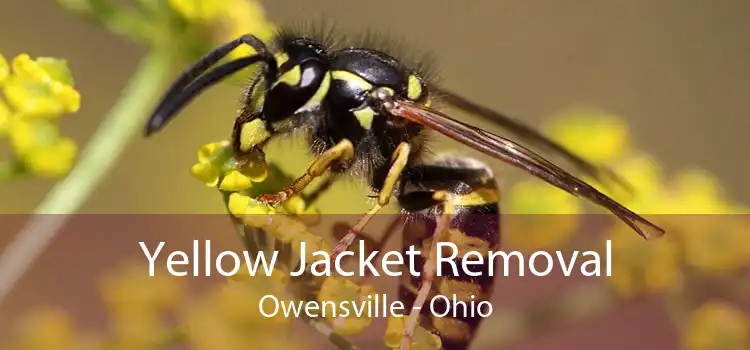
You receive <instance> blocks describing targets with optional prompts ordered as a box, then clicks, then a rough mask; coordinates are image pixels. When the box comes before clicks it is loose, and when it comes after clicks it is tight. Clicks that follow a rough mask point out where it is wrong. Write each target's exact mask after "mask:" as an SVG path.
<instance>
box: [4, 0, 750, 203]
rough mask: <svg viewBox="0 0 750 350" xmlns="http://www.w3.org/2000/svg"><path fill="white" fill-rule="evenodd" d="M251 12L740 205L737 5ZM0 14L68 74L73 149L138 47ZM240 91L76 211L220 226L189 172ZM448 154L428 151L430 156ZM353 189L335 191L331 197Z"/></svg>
mask: <svg viewBox="0 0 750 350" xmlns="http://www.w3.org/2000/svg"><path fill="white" fill-rule="evenodd" d="M263 5H264V6H265V8H266V11H267V14H268V16H269V17H270V20H271V21H273V22H274V23H277V24H283V23H288V22H292V21H297V20H304V19H305V18H309V17H310V16H321V15H322V16H326V17H329V18H331V19H333V20H334V21H335V22H336V23H337V24H338V25H339V26H340V27H341V29H343V30H344V32H349V31H356V30H362V29H363V28H372V29H376V30H378V31H381V32H384V33H387V34H389V35H392V36H395V37H404V38H406V39H407V41H408V42H413V43H418V45H417V46H415V47H417V48H416V49H417V50H422V51H430V52H433V53H434V54H435V55H436V56H437V59H438V63H439V67H440V76H441V78H442V79H441V81H442V82H443V83H444V84H445V85H446V86H448V87H450V88H452V89H454V90H456V91H458V92H460V93H461V94H464V95H467V96H470V97H472V98H473V99H475V100H477V101H479V102H481V103H484V104H487V105H488V106H490V107H493V108H495V109H498V110H501V111H504V112H506V113H508V114H511V115H514V116H518V117H519V118H523V119H525V120H527V121H529V122H530V123H538V122H539V121H541V120H543V119H544V118H545V117H549V116H551V115H554V114H555V113H558V112H560V111H562V110H564V109H566V108H569V107H575V106H581V105H583V106H595V107H597V108H600V109H603V110H605V111H607V112H610V113H613V114H615V115H618V116H621V117H622V118H624V119H626V120H627V121H628V122H629V123H630V126H631V128H632V133H633V134H634V137H635V139H636V140H635V144H636V145H637V146H638V147H639V148H640V149H642V150H645V151H647V152H649V153H651V154H653V155H654V156H656V157H657V158H658V159H659V160H660V162H661V163H662V164H663V165H664V166H665V167H666V168H667V169H677V168H692V167H700V168H703V169H706V170H708V171H710V172H713V173H714V174H715V175H716V176H717V177H718V178H719V179H720V181H721V182H722V184H723V185H724V186H725V187H726V188H727V190H728V191H727V192H728V193H729V195H730V196H731V197H732V199H734V200H735V201H738V202H745V203H747V202H750V186H749V185H747V184H746V182H747V181H746V179H747V174H748V168H750V162H748V161H747V152H748V151H750V146H749V145H748V142H747V130H750V120H748V118H746V115H747V111H748V110H750V99H748V98H747V97H748V92H750V67H748V65H747V58H748V57H750V41H748V40H747V33H750V22H747V21H746V19H747V18H748V15H749V14H750V2H747V1H744V0H723V1H721V2H715V1H707V0H703V1H700V0H686V1H678V0H662V1H658V2H654V1H647V0H629V1H606V2H605V1H595V0H577V1H558V0H538V1H533V2H531V1H523V0H506V1H494V2H491V1H486V2H479V1H475V2H459V1H427V0H412V1H395V0H383V1H377V2H365V1H344V0H316V1H291V0H279V1H266V2H264V3H263ZM0 13H2V15H0V18H2V20H1V21H0V30H2V32H3V33H4V35H2V36H0V50H1V51H2V52H3V54H4V55H5V56H6V57H7V58H8V59H11V58H12V57H13V56H15V55H16V54H18V53H21V52H28V53H29V54H30V55H32V56H34V57H35V56H54V57H62V58H65V59H67V60H68V62H69V65H70V67H71V70H72V72H73V75H74V77H75V79H76V88H77V89H78V90H79V91H80V92H81V95H82V107H81V110H80V112H79V113H77V114H75V115H72V116H66V117H64V118H63V120H62V123H63V124H62V125H63V126H62V128H63V132H64V133H65V134H67V135H70V136H72V137H74V138H75V139H76V140H78V141H79V143H80V146H81V147H83V146H84V145H85V142H86V140H87V139H88V137H89V135H90V134H91V133H92V132H93V131H94V130H95V128H96V127H97V125H98V123H99V122H100V120H101V118H102V117H103V116H104V114H105V113H106V111H107V110H108V109H109V107H111V105H112V104H113V103H114V101H115V100H116V98H117V96H118V94H119V92H120V89H122V87H123V86H124V85H125V83H126V80H127V78H128V77H130V75H131V74H132V73H133V71H134V69H135V65H136V63H137V62H138V59H139V58H140V57H141V56H142V55H143V54H144V49H143V48H142V47H141V46H139V45H137V44H134V43H132V42H129V41H127V40H126V39H123V38H122V37H118V36H116V35H114V34H112V33H110V32H108V31H107V30H106V29H103V28H101V27H100V26H97V25H95V24H92V23H87V22H85V21H82V20H81V19H79V18H77V17H75V16H73V15H71V14H70V13H69V12H67V11H65V10H64V9H62V8H61V7H60V6H59V5H58V4H57V3H56V2H55V1H40V0H29V1H3V2H0ZM178 68H182V67H181V66H180V67H178ZM239 87H240V86H239V85H238V84H234V86H232V85H223V86H220V87H217V88H215V89H212V90H211V91H210V92H209V93H207V94H206V95H205V96H202V97H201V98H200V99H198V100H197V101H196V103H193V104H192V105H191V106H190V107H189V108H188V109H187V110H186V111H185V113H183V114H182V115H181V116H180V117H179V118H178V120H177V121H176V122H174V123H172V124H171V125H170V127H169V128H167V129H166V130H165V132H163V133H161V134H159V135H157V137H154V138H153V139H149V140H145V139H142V138H140V137H139V138H138V139H137V140H136V141H135V142H134V144H133V145H132V147H130V148H128V150H127V151H126V153H125V154H124V156H123V157H122V158H121V159H120V161H119V163H118V164H117V165H116V167H115V169H114V171H113V172H112V174H111V176H109V178H108V179H107V180H106V181H105V182H104V183H103V184H102V186H100V187H99V188H98V190H97V191H96V193H95V194H94V195H93V196H92V197H91V199H90V200H89V201H88V202H87V203H86V205H85V206H84V208H83V210H82V211H83V212H89V213H204V212H217V213H218V212H222V211H223V209H222V206H221V202H220V199H219V197H218V196H216V193H215V192H214V191H212V190H207V189H205V188H202V186H200V185H197V184H196V182H195V180H194V179H193V178H191V175H190V174H189V172H188V169H189V167H190V165H191V164H192V163H193V162H194V159H195V152H194V150H195V149H196V148H197V147H198V146H200V145H202V144H204V143H205V142H208V141H214V140H220V139H223V138H226V137H227V136H228V133H229V131H230V128H231V123H232V121H233V118H234V115H235V110H236V108H237V101H238V96H239ZM454 146H455V144H454V143H452V142H448V141H440V142H438V143H437V147H436V148H451V147H454ZM278 149H279V148H278V147H275V148H274V150H278ZM296 149H298V150H300V152H297V153H295V156H294V158H293V159H294V160H295V161H294V162H291V161H287V162H285V163H284V166H285V167H287V168H288V169H290V170H296V171H299V170H301V169H302V168H304V167H305V166H306V165H307V161H308V160H309V158H306V157H304V156H303V153H302V152H301V150H302V147H296ZM274 150H271V151H270V152H269V157H270V158H271V159H272V160H273V159H274ZM276 154H278V152H276ZM505 173H509V174H511V175H512V174H514V173H515V172H512V171H510V172H506V171H505V170H503V171H502V173H501V174H505ZM51 185H52V182H43V181H40V180H35V179H29V180H17V181H14V182H13V183H12V185H10V184H5V185H1V186H0V212H14V213H24V212H29V211H31V210H33V208H34V206H35V205H36V204H37V203H38V202H39V201H40V200H41V199H42V198H43V196H44V194H45V193H46V192H47V191H48V189H49V188H50V187H51ZM352 188H353V187H352V186H351V185H342V186H339V187H338V188H337V191H349V190H351V189H352ZM349 204H350V203H347V205H349ZM326 208H328V210H335V209H336V207H335V204H333V206H332V207H326V206H325V205H324V206H323V207H322V208H321V209H323V210H324V211H325V210H326ZM347 208H348V210H351V209H352V207H351V206H350V205H349V206H348V207H347ZM361 208H365V205H364V202H363V203H362V207H361Z"/></svg>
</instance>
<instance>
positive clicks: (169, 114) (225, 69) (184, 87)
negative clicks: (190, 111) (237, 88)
mask: <svg viewBox="0 0 750 350" xmlns="http://www.w3.org/2000/svg"><path fill="white" fill-rule="evenodd" d="M242 44H245V45H248V46H250V47H251V48H253V49H254V50H255V51H256V52H257V53H256V54H255V55H252V56H248V57H244V58H239V59H237V60H234V61H232V62H229V63H226V64H224V65H222V66H219V67H218V68H216V69H214V70H212V71H211V72H210V73H209V74H207V75H206V76H205V77H203V76H201V75H202V74H203V73H204V72H205V71H206V70H208V69H209V68H210V67H211V66H212V65H214V64H216V63H217V62H219V61H220V60H221V59H223V58H224V57H226V56H227V55H228V54H229V53H230V52H232V50H234V49H236V48H237V47H238V46H240V45H242ZM243 59H244V60H243ZM261 60H262V61H264V62H266V64H267V65H268V68H267V74H275V72H276V70H277V67H276V60H275V59H274V57H273V55H271V54H270V53H269V52H268V49H267V47H266V45H265V44H264V43H263V42H262V41H261V40H260V39H258V38H257V37H255V36H253V35H249V34H246V35H243V36H241V37H239V38H237V39H234V40H232V41H230V42H228V43H225V44H223V45H221V46H219V47H218V48H216V49H214V50H211V51H210V52H209V53H207V54H206V55H204V56H203V57H201V58H200V59H199V60H198V61H197V62H196V63H195V64H193V65H192V66H190V67H189V68H187V69H186V70H184V71H183V72H182V73H181V74H180V76H179V77H178V78H177V79H176V80H175V81H174V82H173V83H172V85H171V86H170V87H169V89H168V90H167V92H166V93H165V94H164V96H163V97H162V99H161V101H160V102H159V104H158V105H157V106H156V108H155V109H154V112H153V113H152V114H151V116H150V117H149V120H148V122H147V123H146V127H145V128H144V134H145V135H146V136H150V135H151V134H153V133H155V132H157V131H159V130H160V129H162V128H163V127H164V125H166V124H167V123H168V122H169V121H170V120H171V119H172V118H173V117H174V115H175V113H176V112H177V111H179V110H180V109H181V108H182V107H183V106H184V105H185V104H186V103H187V102H189V101H190V100H192V99H193V98H194V97H195V96H196V95H198V94H199V93H200V92H201V91H203V90H204V89H205V88H207V87H209V86H211V85H213V84H214V83H216V82H217V81H220V80H222V79H223V78H224V77H226V76H228V75H230V74H232V73H235V72H236V71H238V70H240V69H242V68H244V67H247V66H248V65H250V64H253V63H255V62H258V61H261Z"/></svg>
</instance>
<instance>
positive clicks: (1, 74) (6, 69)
mask: <svg viewBox="0 0 750 350" xmlns="http://www.w3.org/2000/svg"><path fill="white" fill-rule="evenodd" d="M9 75H10V66H8V60H6V59H5V56H3V55H2V54H0V85H2V84H3V83H4V82H5V79H6V78H8V76H9Z"/></svg>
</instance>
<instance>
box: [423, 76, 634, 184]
mask: <svg viewBox="0 0 750 350" xmlns="http://www.w3.org/2000/svg"><path fill="white" fill-rule="evenodd" d="M432 89H433V90H435V91H436V93H437V94H438V95H439V96H440V101H442V102H445V103H447V104H448V105H450V106H452V107H455V108H457V109H460V110H462V111H464V112H467V113H470V114H473V115H475V116H477V117H479V118H481V119H483V120H487V121H489V122H492V123H495V124H496V125H498V126H500V127H502V128H504V129H506V130H508V131H510V132H511V133H513V134H515V135H516V136H518V137H519V138H520V139H522V140H524V141H527V142H528V143H529V144H533V145H535V146H539V147H542V148H544V149H545V150H549V151H550V152H554V153H557V154H559V155H561V156H562V157H564V158H566V159H567V160H568V161H570V162H571V163H572V164H573V165H574V166H576V167H578V168H579V169H580V170H581V171H583V172H584V173H585V174H586V175H588V176H591V177H592V178H594V179H595V180H597V181H599V182H601V183H603V184H606V182H605V181H604V180H605V178H609V179H611V180H612V181H614V182H616V183H617V184H618V185H620V186H622V187H623V188H624V189H626V190H627V191H628V192H629V193H631V194H632V193H633V189H632V187H631V186H630V184H628V182H627V181H625V180H624V179H622V178H621V177H620V176H618V175H617V174H615V172H613V171H612V170H610V169H607V168H604V167H600V166H596V165H595V164H592V163H591V162H589V161H587V160H585V159H583V158H581V157H580V156H578V155H577V154H575V153H573V152H572V151H570V150H569V149H567V148H566V147H565V146H563V145H561V144H559V143H557V142H555V141H553V140H552V139H550V138H549V137H547V136H545V135H543V134H542V133H540V132H539V131H537V130H535V129H534V128H532V127H530V126H528V125H526V124H524V123H522V122H521V121H518V120H516V119H514V118H511V117H509V116H507V115H504V114H502V113H498V112H496V111H494V110H492V109H490V108H487V107H484V106H482V105H480V104H477V103H475V102H472V101H470V100H468V99H466V98H465V97H462V96H460V95H458V94H456V93H454V92H451V91H448V90H446V89H443V88H441V87H433V88H432Z"/></svg>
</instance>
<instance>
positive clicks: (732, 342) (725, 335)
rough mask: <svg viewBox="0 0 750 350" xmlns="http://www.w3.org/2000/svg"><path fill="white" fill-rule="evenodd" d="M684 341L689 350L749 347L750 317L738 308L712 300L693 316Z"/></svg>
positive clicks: (734, 349)
mask: <svg viewBox="0 0 750 350" xmlns="http://www.w3.org/2000/svg"><path fill="white" fill-rule="evenodd" d="M684 342H685V345H686V348H687V349H688V350H715V349H725V350H742V349H747V348H748V346H750V320H748V317H747V315H746V314H744V313H743V312H742V311H740V310H738V309H735V308H732V307H730V306H728V305H726V304H723V303H720V302H709V303H707V304H704V305H703V306H701V307H700V308H699V309H697V310H695V311H694V312H693V314H692V315H691V317H690V321H689V323H688V327H687V330H686V332H685V339H684Z"/></svg>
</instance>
